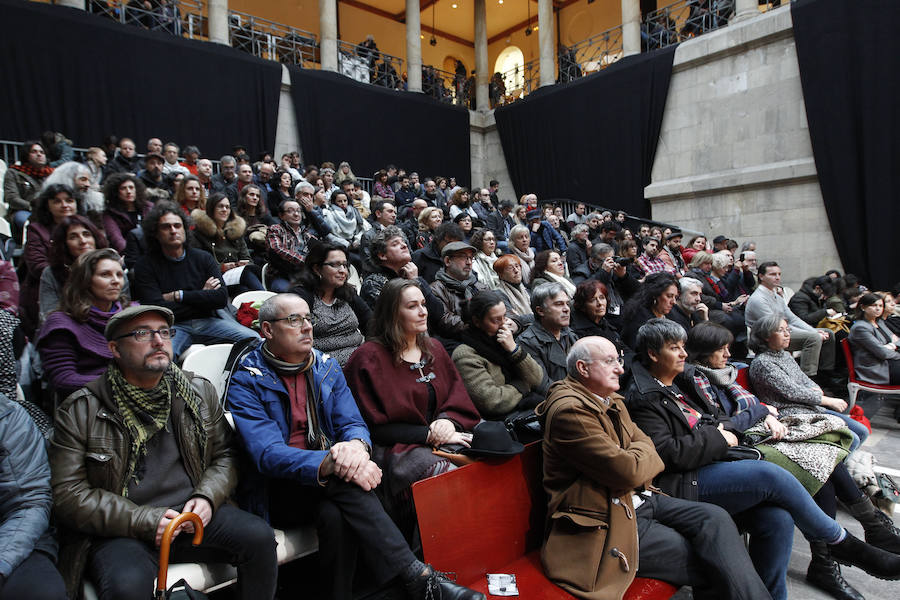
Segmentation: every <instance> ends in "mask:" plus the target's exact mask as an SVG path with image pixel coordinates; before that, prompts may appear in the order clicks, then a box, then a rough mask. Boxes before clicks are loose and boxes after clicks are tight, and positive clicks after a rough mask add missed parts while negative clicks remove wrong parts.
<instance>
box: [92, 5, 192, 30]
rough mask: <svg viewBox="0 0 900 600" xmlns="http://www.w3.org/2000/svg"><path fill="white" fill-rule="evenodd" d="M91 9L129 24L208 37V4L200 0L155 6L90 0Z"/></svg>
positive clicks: (94, 12) (93, 11)
mask: <svg viewBox="0 0 900 600" xmlns="http://www.w3.org/2000/svg"><path fill="white" fill-rule="evenodd" d="M86 9H87V11H88V12H90V13H93V14H97V15H101V16H104V17H107V18H110V19H112V20H114V21H118V22H120V23H124V24H126V25H134V26H136V27H142V28H144V29H149V30H151V31H165V32H167V33H170V34H171V35H174V36H178V37H188V38H191V39H197V38H204V39H205V37H206V35H205V34H204V33H203V27H202V23H203V22H204V16H203V11H204V6H203V2H201V1H200V0H160V1H159V2H158V3H157V4H156V6H154V7H153V8H145V7H144V5H143V4H142V3H139V2H130V3H128V4H127V5H126V3H125V2H103V1H96V0H89V1H88V2H87V3H86Z"/></svg>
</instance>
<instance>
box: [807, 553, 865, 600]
mask: <svg viewBox="0 0 900 600" xmlns="http://www.w3.org/2000/svg"><path fill="white" fill-rule="evenodd" d="M809 549H810V551H811V552H812V560H811V561H809V568H808V569H807V570H806V581H807V583H809V584H810V585H811V586H813V587H817V588H819V589H820V590H822V591H823V592H825V593H827V594H829V595H830V596H831V597H833V598H837V599H838V600H866V599H865V598H863V595H862V594H860V593H859V592H857V591H856V590H855V589H854V588H853V586H852V585H850V584H849V583H847V580H846V579H844V576H843V575H841V567H840V565H838V564H837V563H836V562H834V560H833V559H832V558H831V553H830V552H829V551H828V544H826V543H825V542H810V543H809Z"/></svg>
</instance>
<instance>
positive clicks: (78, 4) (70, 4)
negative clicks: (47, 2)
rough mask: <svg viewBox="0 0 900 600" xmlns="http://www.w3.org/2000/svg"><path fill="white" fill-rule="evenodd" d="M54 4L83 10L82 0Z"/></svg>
mask: <svg viewBox="0 0 900 600" xmlns="http://www.w3.org/2000/svg"><path fill="white" fill-rule="evenodd" d="M56 4H58V5H59V6H68V7H69V8H77V9H79V10H84V0H56Z"/></svg>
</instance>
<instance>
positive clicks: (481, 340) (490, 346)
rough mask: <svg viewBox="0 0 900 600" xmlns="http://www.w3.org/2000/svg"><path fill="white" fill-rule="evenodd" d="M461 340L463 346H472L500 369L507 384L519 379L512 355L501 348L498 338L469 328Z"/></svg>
mask: <svg viewBox="0 0 900 600" xmlns="http://www.w3.org/2000/svg"><path fill="white" fill-rule="evenodd" d="M460 339H461V341H462V343H463V344H466V345H467V346H471V347H472V348H473V349H474V350H475V351H476V352H477V353H478V354H479V355H481V356H482V357H484V358H486V359H487V360H488V361H490V362H491V363H493V364H495V365H497V366H498V367H500V370H501V371H503V378H504V379H506V381H507V382H510V381H515V380H516V379H518V377H517V375H516V371H515V369H514V365H515V364H516V363H515V362H513V360H512V355H511V354H510V353H509V352H507V351H506V350H504V349H503V347H502V346H500V344H499V343H498V342H497V339H496V338H493V337H490V336H489V335H488V334H486V333H485V332H483V331H482V330H480V329H478V328H477V327H467V328H466V329H465V330H463V332H462V334H460Z"/></svg>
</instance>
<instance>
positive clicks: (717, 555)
mask: <svg viewBox="0 0 900 600" xmlns="http://www.w3.org/2000/svg"><path fill="white" fill-rule="evenodd" d="M622 364H623V361H622V358H621V356H620V355H619V353H618V351H617V350H616V347H615V346H614V345H613V343H612V342H610V341H609V340H607V339H606V338H602V337H585V338H582V339H580V340H579V341H577V342H576V343H575V344H574V345H573V346H572V349H571V350H570V351H569V353H568V355H567V357H566V367H567V369H566V370H567V373H568V375H567V377H566V378H565V379H563V380H561V381H558V382H556V383H554V384H553V386H552V387H551V388H550V393H549V395H548V396H547V400H545V401H544V402H542V403H541V404H539V405H538V406H537V408H536V409H535V412H537V413H538V415H540V417H541V420H542V422H543V423H544V444H543V453H544V489H545V490H546V491H547V493H548V494H549V507H548V510H547V515H548V518H549V523H548V526H547V527H546V528H545V532H546V533H545V538H544V545H543V548H542V550H541V560H542V562H543V565H544V570H545V572H546V573H547V576H548V577H549V578H550V579H551V580H553V581H554V582H556V583H557V584H558V585H559V586H560V587H562V588H564V589H565V590H567V591H568V592H570V593H572V594H573V595H575V596H576V597H578V598H588V597H590V598H619V597H621V596H622V594H623V593H624V592H625V590H626V589H627V588H628V586H629V585H630V584H631V582H632V581H633V580H634V577H635V576H639V577H650V578H656V579H661V580H663V581H667V582H670V583H672V584H674V585H676V586H680V585H690V586H693V588H694V593H695V594H699V593H702V594H703V597H705V598H732V599H738V598H742V599H752V598H759V599H762V598H769V597H770V596H769V593H768V590H767V589H766V587H765V585H763V582H762V581H761V580H760V578H759V576H758V575H757V574H756V571H755V570H754V568H753V564H752V563H751V562H750V557H749V556H748V555H747V550H746V548H745V547H744V544H743V542H742V541H741V537H740V535H739V534H738V530H737V528H736V527H735V525H734V522H733V521H732V520H731V517H730V516H729V515H728V513H727V512H725V511H724V510H722V509H721V508H719V507H717V506H713V505H711V504H706V503H702V502H693V501H689V500H682V499H678V498H671V497H669V496H665V495H661V494H657V493H654V492H655V491H657V490H655V489H652V486H651V482H652V481H653V478H654V477H655V476H656V475H658V474H659V473H660V472H661V471H662V470H663V467H664V465H663V462H662V460H661V459H660V457H659V455H658V454H657V453H656V449H655V447H654V445H653V440H651V439H650V438H649V437H647V436H646V435H645V434H644V433H643V432H642V431H641V430H640V429H638V427H637V426H636V425H635V424H634V422H633V421H632V420H631V418H630V416H629V415H628V410H627V409H626V408H625V404H624V402H623V399H622V396H620V395H619V394H617V393H616V391H617V390H618V389H619V377H620V376H621V375H622V373H623V372H624V370H623V368H622ZM651 490H652V491H651ZM638 555H640V560H638V558H639V556H638Z"/></svg>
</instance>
